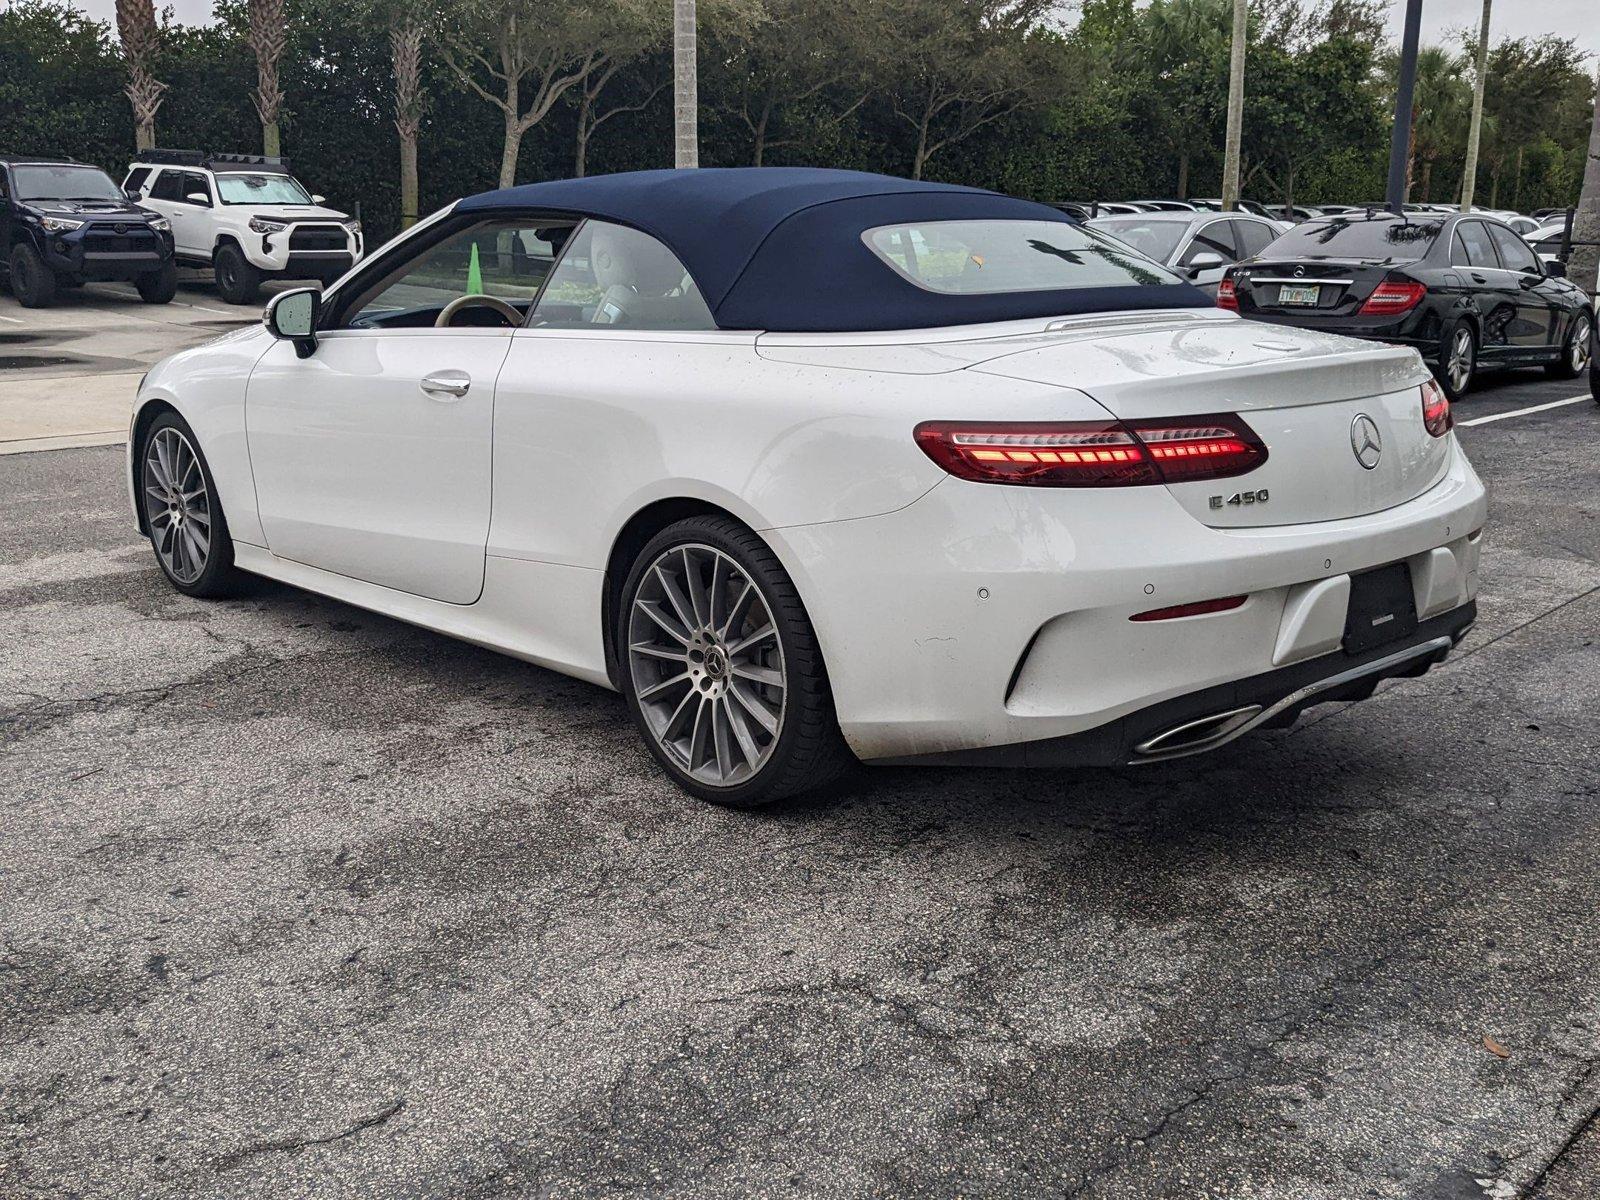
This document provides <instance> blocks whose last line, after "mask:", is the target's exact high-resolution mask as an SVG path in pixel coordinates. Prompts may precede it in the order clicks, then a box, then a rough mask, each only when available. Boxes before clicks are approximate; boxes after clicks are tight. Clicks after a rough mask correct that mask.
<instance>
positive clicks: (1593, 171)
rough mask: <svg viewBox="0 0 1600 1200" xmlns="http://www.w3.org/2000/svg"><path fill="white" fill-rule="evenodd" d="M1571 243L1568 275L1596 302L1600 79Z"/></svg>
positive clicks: (1599, 283)
mask: <svg viewBox="0 0 1600 1200" xmlns="http://www.w3.org/2000/svg"><path fill="white" fill-rule="evenodd" d="M1572 242H1573V247H1572V261H1571V263H1569V264H1568V269H1569V272H1570V274H1571V275H1572V278H1573V280H1574V281H1575V282H1576V283H1577V284H1578V286H1579V287H1581V288H1583V290H1584V291H1586V292H1588V293H1589V297H1590V299H1594V298H1596V296H1597V294H1600V76H1597V77H1596V79H1595V88H1594V123H1593V124H1592V125H1591V126H1590V127H1589V154H1588V157H1587V158H1586V159H1585V161H1584V164H1583V191H1582V192H1581V193H1580V194H1579V197H1578V214H1577V218H1576V219H1575V220H1574V221H1573V225H1572ZM1595 399H1597V400H1600V396H1596V397H1595Z"/></svg>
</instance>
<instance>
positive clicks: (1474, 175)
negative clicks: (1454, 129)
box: [1461, 0, 1494, 212]
mask: <svg viewBox="0 0 1600 1200" xmlns="http://www.w3.org/2000/svg"><path fill="white" fill-rule="evenodd" d="M1493 6H1494V0H1483V23H1482V24H1481V25H1479V26H1478V60H1477V66H1476V67H1475V68H1474V70H1473V76H1472V120H1471V122H1470V123H1469V124H1468V126H1467V161H1466V163H1465V164H1464V165H1463V167H1462V171H1461V211H1462V212H1471V211H1472V192H1473V188H1474V187H1475V186H1476V185H1477V182H1478V140H1479V138H1480V137H1481V136H1482V134H1483V81H1484V78H1485V77H1486V75H1487V74H1488V72H1487V70H1486V68H1487V66H1488V63H1489V10H1490V9H1491V8H1492V7H1493Z"/></svg>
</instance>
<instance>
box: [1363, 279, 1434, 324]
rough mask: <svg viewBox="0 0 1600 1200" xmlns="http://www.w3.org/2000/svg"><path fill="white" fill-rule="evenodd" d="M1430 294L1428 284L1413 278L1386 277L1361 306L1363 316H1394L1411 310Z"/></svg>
mask: <svg viewBox="0 0 1600 1200" xmlns="http://www.w3.org/2000/svg"><path fill="white" fill-rule="evenodd" d="M1427 294H1428V288H1427V285H1426V284H1421V283H1417V282H1416V281H1415V280H1411V279H1386V280H1384V281H1383V282H1382V283H1380V284H1379V285H1378V286H1377V287H1375V288H1373V289H1372V295H1370V296H1368V297H1367V302H1366V303H1365V304H1363V305H1362V306H1361V315H1362V316H1363V317H1392V316H1396V315H1398V314H1400V313H1404V312H1410V311H1411V310H1412V309H1413V308H1415V307H1416V306H1417V305H1419V304H1421V303H1422V298H1423V297H1424V296H1426V295H1427Z"/></svg>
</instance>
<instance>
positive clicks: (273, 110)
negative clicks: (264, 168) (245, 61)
mask: <svg viewBox="0 0 1600 1200" xmlns="http://www.w3.org/2000/svg"><path fill="white" fill-rule="evenodd" d="M249 4H250V30H249V34H248V36H247V37H246V39H245V40H246V41H247V42H249V44H250V49H251V50H252V51H253V52H254V53H255V56H256V90H255V91H254V92H253V93H251V96H250V98H251V99H252V100H253V101H255V106H256V114H257V115H258V116H260V118H261V152H262V153H263V154H265V155H267V156H268V157H274V158H275V157H277V156H278V155H279V154H281V153H282V150H281V149H280V143H279V137H278V118H279V116H280V115H281V114H282V112H283V92H282V90H281V89H280V88H279V86H278V60H279V59H281V58H282V57H283V44H284V42H285V41H286V40H287V39H288V36H289V25H288V19H287V14H286V13H285V12H284V0H249Z"/></svg>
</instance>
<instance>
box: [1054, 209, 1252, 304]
mask: <svg viewBox="0 0 1600 1200" xmlns="http://www.w3.org/2000/svg"><path fill="white" fill-rule="evenodd" d="M1085 224H1087V225H1088V226H1089V227H1090V228H1091V229H1098V230H1100V231H1101V232H1102V233H1108V234H1110V235H1111V236H1112V237H1114V238H1116V239H1117V240H1118V241H1120V242H1125V243H1127V244H1128V245H1129V246H1132V247H1133V248H1134V249H1135V250H1137V251H1138V252H1139V253H1140V254H1143V255H1144V256H1145V257H1146V258H1152V259H1154V260H1155V261H1156V262H1158V263H1160V264H1161V265H1162V266H1164V267H1169V268H1171V269H1172V270H1174V271H1176V272H1178V274H1180V275H1182V276H1183V277H1184V278H1185V279H1187V280H1189V282H1191V283H1193V284H1194V285H1195V286H1196V287H1198V288H1201V289H1203V290H1204V291H1206V292H1209V293H1210V294H1211V295H1216V292H1217V284H1218V283H1220V282H1221V281H1222V277H1223V275H1224V274H1225V273H1226V272H1227V270H1228V268H1229V267H1231V266H1233V264H1234V263H1236V262H1239V261H1240V260H1241V259H1246V258H1254V257H1255V256H1256V255H1258V254H1260V253H1261V252H1262V251H1263V250H1265V249H1266V248H1267V246H1268V245H1269V244H1270V243H1272V242H1274V241H1276V240H1277V238H1278V235H1279V233H1280V232H1282V231H1281V230H1280V229H1279V227H1278V226H1277V224H1275V223H1274V222H1272V221H1268V220H1265V219H1263V218H1261V217H1257V216H1254V215H1252V214H1250V213H1244V212H1235V213H1220V212H1150V213H1137V214H1132V215H1126V216H1113V217H1096V218H1095V219H1094V220H1092V221H1087V222H1085Z"/></svg>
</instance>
